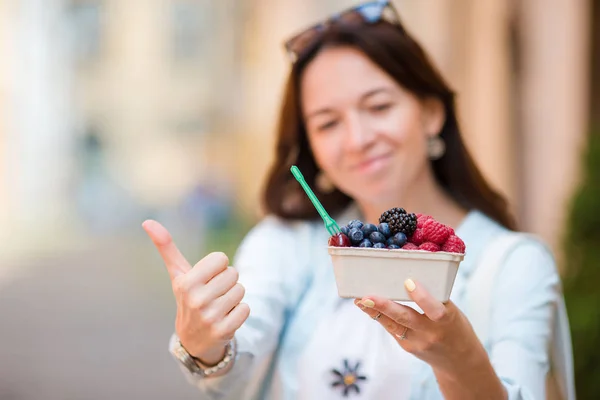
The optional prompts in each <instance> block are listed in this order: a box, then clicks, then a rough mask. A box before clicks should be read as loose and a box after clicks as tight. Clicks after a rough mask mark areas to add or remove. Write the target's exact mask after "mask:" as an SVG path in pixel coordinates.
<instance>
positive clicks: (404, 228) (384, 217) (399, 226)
mask: <svg viewBox="0 0 600 400" xmlns="http://www.w3.org/2000/svg"><path fill="white" fill-rule="evenodd" d="M379 222H380V223H384V222H386V223H387V224H388V225H389V226H390V230H391V231H392V234H394V235H395V234H396V233H398V232H402V233H404V234H405V235H406V236H410V235H412V233H413V232H414V231H415V229H417V216H416V215H415V214H414V213H410V214H407V213H406V210H405V209H404V208H391V209H389V210H387V211H386V212H384V213H383V214H381V217H379Z"/></svg>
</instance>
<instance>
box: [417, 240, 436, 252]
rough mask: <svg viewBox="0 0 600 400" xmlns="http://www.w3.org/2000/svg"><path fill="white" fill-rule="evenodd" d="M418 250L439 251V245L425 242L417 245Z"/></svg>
mask: <svg viewBox="0 0 600 400" xmlns="http://www.w3.org/2000/svg"><path fill="white" fill-rule="evenodd" d="M419 250H427V251H440V246H438V245H437V244H435V243H432V242H425V243H423V244H422V245H420V246H419Z"/></svg>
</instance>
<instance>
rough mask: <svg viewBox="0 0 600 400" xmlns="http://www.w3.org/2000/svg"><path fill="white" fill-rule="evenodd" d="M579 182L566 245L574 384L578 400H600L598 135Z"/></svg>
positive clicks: (590, 142) (591, 143) (591, 139)
mask: <svg viewBox="0 0 600 400" xmlns="http://www.w3.org/2000/svg"><path fill="white" fill-rule="evenodd" d="M583 173H584V175H583V180H582V182H581V185H580V187H579V188H578V190H577V191H576V192H575V195H574V197H573V199H572V202H571V205H570V211H569V218H568V224H567V230H566V237H565V241H564V246H565V255H566V258H565V259H566V263H567V265H566V267H567V274H566V276H565V280H564V289H565V301H566V304H567V309H568V312H569V319H570V325H571V332H572V339H573V352H574V357H575V383H576V387H577V397H578V398H580V399H600V285H599V284H600V131H598V130H596V131H595V132H594V134H592V135H590V137H589V140H588V144H587V151H586V154H585V158H584V165H583Z"/></svg>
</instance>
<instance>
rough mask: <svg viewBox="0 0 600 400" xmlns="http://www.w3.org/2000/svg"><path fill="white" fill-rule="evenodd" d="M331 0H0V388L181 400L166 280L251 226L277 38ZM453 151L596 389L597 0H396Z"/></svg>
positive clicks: (335, 6) (276, 67)
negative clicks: (511, 214) (455, 108)
mask: <svg viewBox="0 0 600 400" xmlns="http://www.w3.org/2000/svg"><path fill="white" fill-rule="evenodd" d="M356 3H357V2H355V1H349V0H302V1H300V0H293V1H292V0H289V1H285V2H283V1H276V0H218V1H217V0H127V1H122V0H121V1H119V0H0V399H3V400H5V399H6V400H25V399H27V400H29V399H94V400H95V399H108V398H110V399H164V398H169V399H175V398H177V399H192V398H197V397H198V396H197V393H196V392H195V390H194V389H193V388H191V387H189V386H188V385H187V384H186V383H185V381H184V379H183V376H182V375H181V374H180V373H179V371H178V369H177V366H176V364H175V362H174V361H173V360H172V359H171V357H170V355H169V354H168V352H167V341H168V338H169V335H170V334H171V332H172V330H173V321H174V301H173V299H172V294H171V288H170V282H169V279H168V276H167V274H166V271H165V270H164V268H163V265H162V262H161V260H160V258H159V257H158V255H157V253H156V251H155V249H154V248H153V246H152V245H151V243H150V241H149V240H148V239H147V237H146V236H145V234H144V233H143V231H142V229H141V227H140V224H141V222H142V221H143V220H144V219H146V218H154V219H158V220H160V221H161V222H162V223H164V225H165V226H167V228H169V229H170V230H171V232H172V234H173V236H174V238H175V240H176V242H177V243H178V244H179V246H180V248H181V249H182V251H183V252H184V254H185V255H186V256H188V257H189V258H190V260H194V261H195V260H197V259H199V258H200V257H202V255H203V254H205V253H206V252H207V251H211V250H217V249H218V250H223V251H225V252H226V253H227V254H228V255H229V256H230V258H232V257H233V255H234V252H235V249H236V247H237V245H238V244H239V241H240V240H241V238H242V237H243V235H244V234H245V233H246V232H247V230H248V229H249V228H250V227H251V226H252V224H253V223H255V222H256V221H257V220H258V219H259V218H260V216H261V209H260V199H259V195H260V189H261V188H262V184H263V181H264V176H265V172H266V170H267V168H268V166H269V163H270V161H271V153H272V149H273V143H274V127H275V124H276V122H277V112H278V104H279V100H280V95H281V90H282V83H283V80H284V78H285V75H286V73H287V71H288V68H289V65H288V63H287V59H286V57H285V54H284V52H283V48H282V43H283V41H284V40H285V39H286V38H287V37H288V36H289V35H291V34H293V33H295V32H296V31H298V30H300V29H302V28H304V27H305V26H306V25H307V24H311V23H314V22H316V21H318V20H320V19H322V18H324V17H325V16H327V15H328V14H330V13H331V12H334V11H338V10H340V9H342V8H346V7H349V6H350V5H353V4H356ZM394 4H395V5H396V6H397V8H398V10H399V12H400V14H401V17H402V19H403V22H404V23H405V24H406V25H407V26H408V28H409V29H410V30H412V32H414V34H415V35H416V36H417V38H418V39H420V40H421V42H422V43H423V45H424V47H425V48H426V49H427V50H428V51H429V52H430V53H431V55H432V57H433V58H434V59H435V60H436V62H437V64H438V65H439V67H440V69H441V70H442V72H443V73H444V75H445V76H446V77H447V78H448V80H449V81H450V83H451V85H452V86H454V88H455V89H456V91H457V92H458V101H459V109H460V116H461V119H462V124H463V127H464V131H465V136H466V141H467V144H468V146H469V147H470V149H471V151H472V153H473V155H474V156H475V158H476V160H477V162H478V163H479V165H480V166H481V168H482V169H483V171H484V173H485V175H486V176H487V177H488V178H489V180H490V181H491V182H492V183H493V184H494V185H495V186H496V187H497V188H498V189H499V190H501V191H502V192H503V193H504V194H505V195H506V196H507V197H508V198H509V200H510V201H511V204H512V207H513V209H514V211H515V213H516V215H517V216H518V218H519V221H520V223H521V226H522V228H523V229H524V230H527V231H531V232H534V233H536V234H539V235H541V236H542V237H543V238H544V239H546V240H547V241H548V242H549V243H550V244H551V245H552V247H553V249H554V251H555V253H556V255H557V258H558V260H559V263H560V268H561V273H562V274H563V277H564V278H565V290H566V295H567V301H568V306H569V312H570V317H571V319H572V330H573V335H574V342H575V351H576V366H577V371H578V372H577V374H578V375H577V379H578V391H579V396H580V398H585V399H587V398H590V399H595V398H599V397H600V379H599V378H600V367H598V366H599V365H600V349H599V348H598V347H599V346H598V345H597V343H599V342H598V340H599V339H600V312H599V311H598V305H599V304H600V296H599V295H598V294H596V289H595V287H594V286H593V285H594V284H595V282H597V280H598V279H600V250H599V249H600V216H599V213H600V211H599V210H600V146H599V145H598V142H599V140H598V138H599V133H598V130H597V128H595V127H597V126H598V122H600V71H599V68H600V65H599V54H600V47H599V46H600V1H598V0H502V1H498V0H396V1H394Z"/></svg>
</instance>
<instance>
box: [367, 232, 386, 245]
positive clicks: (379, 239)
mask: <svg viewBox="0 0 600 400" xmlns="http://www.w3.org/2000/svg"><path fill="white" fill-rule="evenodd" d="M369 239H371V242H373V243H385V236H383V233H381V232H373V233H371V235H370V236H369Z"/></svg>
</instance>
